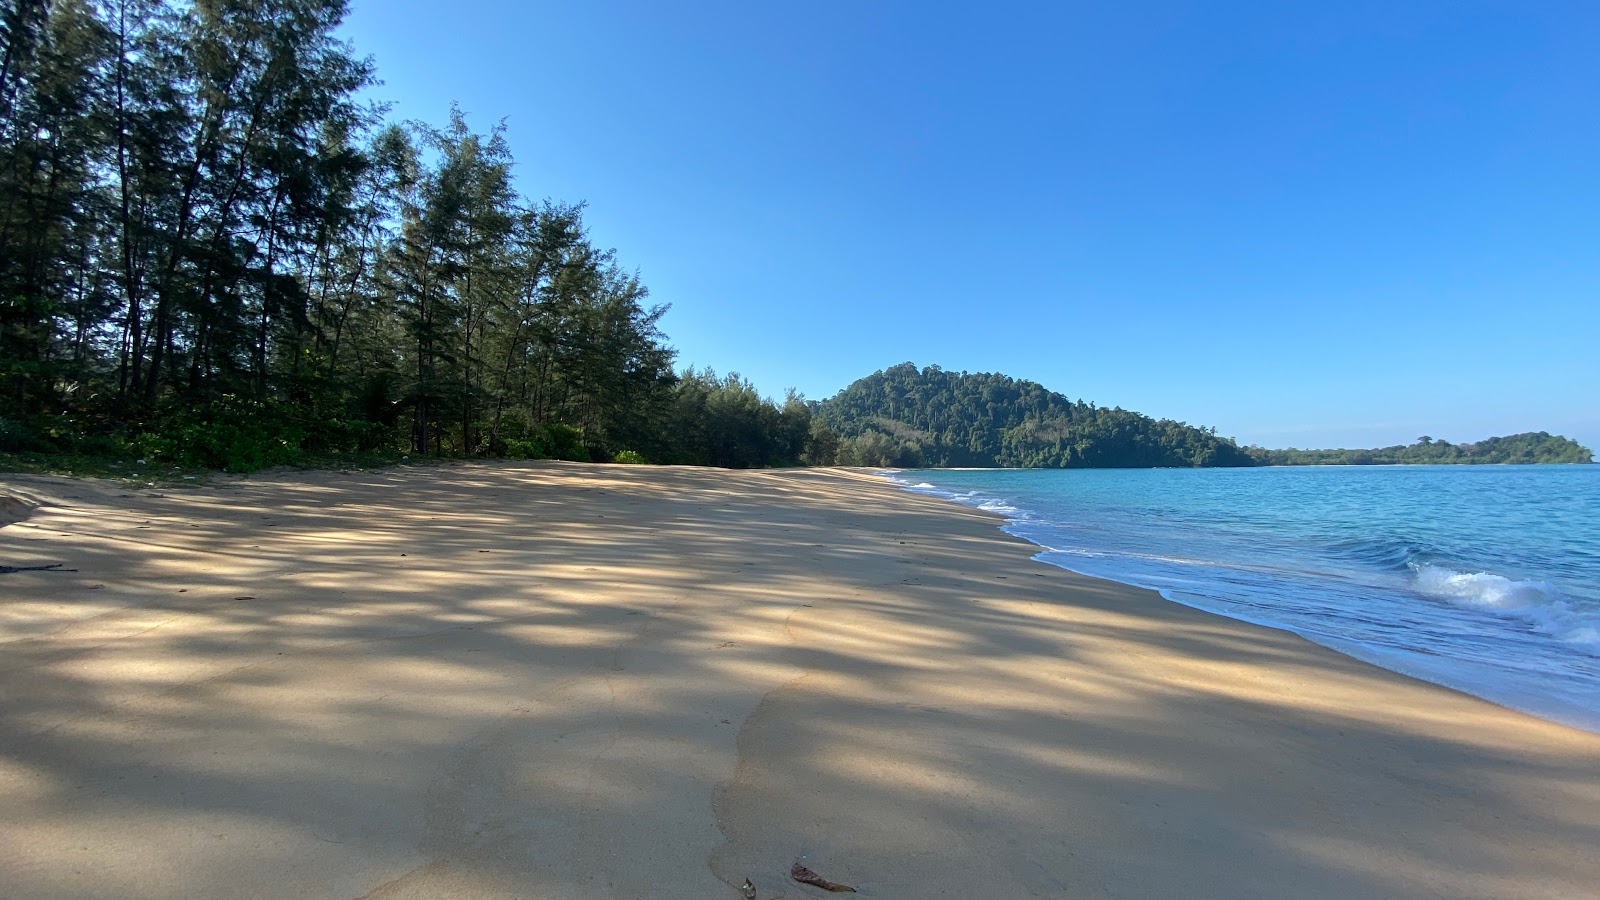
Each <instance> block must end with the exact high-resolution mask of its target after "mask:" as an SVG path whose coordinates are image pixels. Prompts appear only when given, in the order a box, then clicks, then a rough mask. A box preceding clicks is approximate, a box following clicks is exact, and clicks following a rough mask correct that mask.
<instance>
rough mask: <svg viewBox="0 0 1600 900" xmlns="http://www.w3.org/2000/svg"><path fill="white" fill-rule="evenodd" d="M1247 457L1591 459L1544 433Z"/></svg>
mask: <svg viewBox="0 0 1600 900" xmlns="http://www.w3.org/2000/svg"><path fill="white" fill-rule="evenodd" d="M1246 451H1247V452H1248V453H1249V454H1250V455H1251V456H1252V457H1254V458H1255V459H1256V460H1257V461H1258V462H1259V463H1260V464H1262V465H1266V466H1376V465H1416V464H1432V465H1450V464H1471V463H1502V464H1504V463H1590V462H1593V461H1594V453H1593V451H1591V450H1590V449H1589V448H1588V447H1585V446H1583V445H1582V444H1579V443H1578V442H1577V441H1574V440H1572V439H1570V438H1564V437H1562V436H1560V435H1558V434H1550V433H1549V432H1545V431H1538V432H1533V431H1530V432H1525V433H1523V434H1512V435H1507V436H1506V437H1492V438H1487V439H1485V440H1481V441H1479V442H1477V443H1476V444H1452V443H1450V442H1449V441H1436V440H1434V439H1433V438H1431V437H1427V436H1423V437H1420V438H1418V439H1417V442H1416V443H1415V444H1410V445H1402V446H1394V447H1380V448H1377V449H1374V450H1295V449H1289V450H1267V449H1265V448H1262V447H1249V448H1246Z"/></svg>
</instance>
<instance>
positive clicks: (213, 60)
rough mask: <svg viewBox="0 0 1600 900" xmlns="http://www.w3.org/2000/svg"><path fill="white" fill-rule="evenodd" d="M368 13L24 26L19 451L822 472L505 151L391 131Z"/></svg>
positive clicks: (5, 340)
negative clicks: (700, 358)
mask: <svg viewBox="0 0 1600 900" xmlns="http://www.w3.org/2000/svg"><path fill="white" fill-rule="evenodd" d="M346 5H347V4H346V2H345V0H207V2H193V3H189V2H181V0H107V2H98V3H97V2H89V0H19V2H16V3H9V4H6V6H5V7H4V11H3V12H0V40H3V50H0V453H4V454H9V455H10V457H11V459H12V462H13V463H16V462H18V461H26V459H27V458H30V457H41V456H42V457H50V458H57V459H59V458H67V457H82V458H113V457H116V458H122V457H130V458H131V457H138V458H141V459H147V460H150V461H152V463H154V462H160V463H163V464H171V465H177V466H186V467H206V468H227V469H232V470H236V471H248V470H253V469H259V468H262V467H265V466H271V465H277V464H284V463H299V462H308V461H312V462H315V461H326V460H329V459H331V458H345V459H350V458H356V457H361V458H365V457H369V456H373V455H376V456H377V457H380V458H384V457H388V458H393V457H397V456H399V455H400V454H409V455H413V456H423V457H437V456H454V457H476V456H501V457H557V458H563V459H579V460H590V459H594V460H608V459H611V458H612V457H613V456H616V455H618V454H623V453H626V454H628V455H627V457H626V458H628V459H648V460H650V461H653V462H681V463H697V464H706V465H723V466H767V465H790V464H795V463H799V462H801V461H802V457H803V456H804V454H805V445H806V441H807V439H808V437H809V435H810V411H809V408H808V407H807V406H806V405H805V404H804V403H802V402H800V401H799V399H798V398H794V397H790V398H788V399H787V400H786V401H785V402H783V403H777V402H774V401H771V400H768V399H766V398H763V397H762V396H761V395H759V394H758V393H757V392H756V391H755V389H754V387H753V386H752V385H750V384H749V383H748V382H747V381H745V380H743V379H741V378H739V377H738V376H737V375H728V376H724V377H718V376H717V375H716V374H715V373H713V372H712V371H710V370H702V371H687V372H681V373H680V372H677V371H675V369H674V365H673V362H674V353H673V350H672V348H671V347H670V346H669V345H668V344H667V339H666V336H665V335H664V334H663V333H662V332H661V330H660V328H659V327H658V325H659V322H660V319H661V316H662V314H663V313H664V312H665V307H663V306H660V305H652V304H651V303H650V302H649V291H648V290H647V288H646V287H645V285H644V284H643V283H642V281H641V280H640V278H639V276H638V274H637V273H635V272H633V271H631V270H630V269H628V268H627V267H626V265H625V264H624V263H623V261H622V260H621V258H620V257H619V256H618V254H616V253H615V252H613V251H611V250H608V249H604V248H602V247H599V246H597V245H596V244H595V243H594V242H593V241H592V240H591V239H590V237H589V234H588V232H587V230H586V228H585V225H584V220H583V212H584V207H583V205H582V204H581V203H565V202H557V201H550V200H533V199H531V198H529V197H527V196H524V195H522V194H521V193H519V192H518V190H517V189H516V187H515V185H514V181H513V167H514V159H513V157H512V152H511V147H510V144H509V142H508V139H507V135H506V131H505V127H504V126H503V125H499V126H496V127H493V128H491V129H489V130H488V131H486V132H484V131H477V130H474V129H473V128H472V127H471V126H470V125H469V123H468V122H467V119H466V117H465V116H464V115H462V114H461V113H460V112H459V111H457V110H452V111H451V113H450V115H449V117H448V119H447V121H446V122H445V124H443V125H442V126H436V125H431V124H427V123H420V122H403V123H401V122H392V121H389V120H388V119H387V118H386V111H385V109H384V108H383V107H381V106H378V105H374V104H372V103H364V102H362V100H361V95H362V91H363V89H365V88H367V87H368V86H370V85H372V84H373V83H374V81H375V69H374V65H373V63H372V62H371V61H370V60H368V59H363V58H360V57H357V56H356V55H354V51H353V50H352V48H351V47H349V46H348V45H347V44H345V43H343V42H341V41H340V40H338V39H337V37H336V35H335V29H336V28H337V27H338V25H339V23H340V22H341V20H342V19H343V17H344V15H345V12H346Z"/></svg>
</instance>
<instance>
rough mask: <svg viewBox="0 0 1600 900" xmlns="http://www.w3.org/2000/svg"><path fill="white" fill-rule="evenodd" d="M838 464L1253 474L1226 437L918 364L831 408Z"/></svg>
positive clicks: (842, 396) (864, 383) (866, 383)
mask: <svg viewBox="0 0 1600 900" xmlns="http://www.w3.org/2000/svg"><path fill="white" fill-rule="evenodd" d="M818 416H819V418H820V419H821V421H822V422H824V423H825V424H826V425H827V427H829V428H830V429H832V430H833V431H835V432H837V433H838V434H839V435H840V438H841V439H840V443H839V451H838V458H839V460H840V461H841V462H845V463H848V464H851V465H868V466H904V467H915V466H934V467H941V466H977V467H988V466H1011V467H1019V468H1112V467H1121V468H1142V467H1154V466H1178V467H1190V466H1249V465H1253V464H1255V460H1254V459H1252V458H1251V457H1250V455H1249V454H1247V453H1245V452H1244V451H1243V450H1241V449H1240V448H1239V446H1238V445H1237V444H1235V443H1234V442H1233V441H1232V440H1230V439H1228V438H1224V437H1218V436H1217V434H1216V429H1208V428H1199V427H1196V426H1193V425H1187V424H1185V423H1183V422H1174V421H1172V420H1170V419H1152V418H1150V417H1149V416H1144V415H1140V414H1139V413H1136V412H1130V411H1128V410H1125V409H1121V408H1118V407H1108V406H1097V405H1096V404H1094V403H1092V402H1087V401H1084V400H1069V399H1067V398H1066V397H1064V396H1062V395H1061V394H1058V393H1056V392H1055V391H1051V390H1049V389H1047V388H1045V387H1044V386H1042V385H1040V384H1037V383H1035V382H1032V381H1019V380H1017V379H1014V378H1009V377H1007V376H1005V375H996V374H990V373H986V372H982V373H975V374H974V373H968V372H948V371H945V370H943V369H940V368H939V367H938V366H928V367H926V368H922V369H918V368H917V367H916V366H915V365H913V364H912V363H902V364H900V365H897V366H891V367H890V368H888V369H885V370H883V371H881V372H874V373H873V374H871V375H869V376H867V377H866V378H862V379H860V380H858V381H856V382H855V383H853V384H851V385H850V386H849V387H847V388H845V389H844V390H842V391H840V392H839V393H838V394H837V395H835V396H833V397H831V398H829V399H827V400H825V401H823V402H822V403H821V404H820V405H819V407H818Z"/></svg>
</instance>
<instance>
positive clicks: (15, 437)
mask: <svg viewBox="0 0 1600 900" xmlns="http://www.w3.org/2000/svg"><path fill="white" fill-rule="evenodd" d="M54 449H55V448H54V447H52V446H50V444H49V443H48V442H47V441H45V440H44V439H43V438H41V437H39V436H38V435H37V434H35V433H34V431H33V429H32V428H29V427H28V426H27V425H24V424H23V423H21V422H18V421H16V420H14V419H0V452H5V453H34V452H39V453H47V452H49V451H51V450H54Z"/></svg>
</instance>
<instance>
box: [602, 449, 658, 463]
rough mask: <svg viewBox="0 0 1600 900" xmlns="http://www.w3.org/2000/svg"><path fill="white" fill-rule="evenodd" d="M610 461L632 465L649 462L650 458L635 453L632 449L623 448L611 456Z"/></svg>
mask: <svg viewBox="0 0 1600 900" xmlns="http://www.w3.org/2000/svg"><path fill="white" fill-rule="evenodd" d="M611 461H612V462H614V463H623V464H625V465H633V466H642V465H646V464H648V463H649V462H650V460H648V459H645V458H644V454H643V453H637V452H635V451H633V450H623V451H622V452H620V453H618V454H617V455H616V456H613V457H611Z"/></svg>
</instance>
